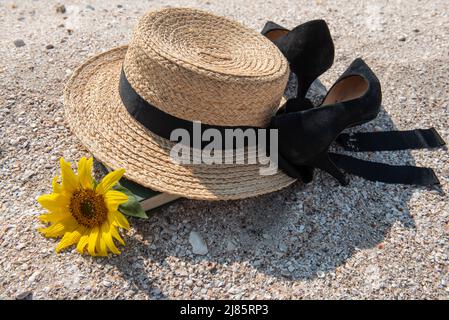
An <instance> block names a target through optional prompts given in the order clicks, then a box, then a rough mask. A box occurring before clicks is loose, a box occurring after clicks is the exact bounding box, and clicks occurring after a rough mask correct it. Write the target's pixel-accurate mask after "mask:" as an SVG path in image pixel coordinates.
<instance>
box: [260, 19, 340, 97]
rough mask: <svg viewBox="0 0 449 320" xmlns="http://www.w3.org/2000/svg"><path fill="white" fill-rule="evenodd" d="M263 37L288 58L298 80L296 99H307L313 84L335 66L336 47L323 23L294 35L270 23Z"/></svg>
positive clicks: (299, 28)
mask: <svg viewBox="0 0 449 320" xmlns="http://www.w3.org/2000/svg"><path fill="white" fill-rule="evenodd" d="M262 34H263V35H265V36H266V37H267V38H268V39H270V40H271V41H272V42H273V43H274V44H275V45H276V46H277V47H278V48H279V50H280V51H281V52H282V54H283V55H284V56H285V57H286V58H287V60H288V61H289V63H290V69H291V71H292V72H293V73H294V74H296V76H297V78H298V89H297V98H304V97H305V95H306V94H307V91H308V90H309V87H310V85H311V84H312V82H313V81H314V80H315V79H316V78H318V77H319V76H320V75H321V74H323V73H324V72H325V71H326V70H328V69H329V68H330V67H331V66H332V63H333V62H334V51H335V50H334V43H333V42H332V37H331V35H330V31H329V28H328V26H327V24H326V22H325V21H324V20H312V21H309V22H306V23H304V24H301V25H299V26H297V27H295V28H294V29H292V30H291V31H289V30H288V29H286V28H284V27H282V26H280V25H278V24H276V23H274V22H272V21H268V22H267V23H266V24H265V26H264V28H263V30H262Z"/></svg>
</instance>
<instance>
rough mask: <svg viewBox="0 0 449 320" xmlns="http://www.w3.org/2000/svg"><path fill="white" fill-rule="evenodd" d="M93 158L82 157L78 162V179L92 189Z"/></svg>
mask: <svg viewBox="0 0 449 320" xmlns="http://www.w3.org/2000/svg"><path fill="white" fill-rule="evenodd" d="M92 165H93V158H90V159H86V158H85V157H82V158H81V159H80V161H79V162H78V179H79V182H80V184H81V186H82V187H83V188H84V189H92V188H93V186H92Z"/></svg>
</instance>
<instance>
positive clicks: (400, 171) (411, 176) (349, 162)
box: [329, 153, 440, 186]
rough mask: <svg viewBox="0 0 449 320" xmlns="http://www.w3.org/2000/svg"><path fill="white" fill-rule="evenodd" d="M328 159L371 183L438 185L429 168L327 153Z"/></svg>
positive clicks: (433, 173) (438, 182)
mask: <svg viewBox="0 0 449 320" xmlns="http://www.w3.org/2000/svg"><path fill="white" fill-rule="evenodd" d="M329 157H330V159H331V160H332V161H333V162H334V163H335V165H336V166H338V167H339V168H341V169H343V170H344V171H346V172H347V173H350V174H353V175H356V176H359V177H362V178H365V179H367V180H371V181H379V182H384V183H395V184H409V185H419V186H434V185H439V184H440V181H439V180H438V178H437V176H436V175H435V172H434V171H433V170H432V169H430V168H422V167H415V166H394V165H389V164H385V163H379V162H371V161H366V160H361V159H357V158H354V157H351V156H347V155H343V154H336V153H329Z"/></svg>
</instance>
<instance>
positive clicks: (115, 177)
mask: <svg viewBox="0 0 449 320" xmlns="http://www.w3.org/2000/svg"><path fill="white" fill-rule="evenodd" d="M124 173H125V169H119V170H115V171H112V172H109V173H108V174H107V175H106V176H105V177H104V178H103V180H101V182H100V183H99V184H98V186H97V188H96V189H95V191H96V192H97V193H99V194H105V193H106V192H107V191H108V190H110V189H111V188H112V187H113V186H114V185H115V184H116V183H117V182H118V181H119V180H120V179H121V178H122V176H123V174H124Z"/></svg>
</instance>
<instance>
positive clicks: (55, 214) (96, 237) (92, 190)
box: [37, 157, 129, 256]
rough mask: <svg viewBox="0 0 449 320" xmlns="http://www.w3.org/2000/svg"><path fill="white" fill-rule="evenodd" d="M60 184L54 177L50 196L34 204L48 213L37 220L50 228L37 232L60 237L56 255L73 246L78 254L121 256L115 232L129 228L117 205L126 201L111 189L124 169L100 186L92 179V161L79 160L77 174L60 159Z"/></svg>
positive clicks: (124, 196)
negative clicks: (113, 254) (116, 243)
mask: <svg viewBox="0 0 449 320" xmlns="http://www.w3.org/2000/svg"><path fill="white" fill-rule="evenodd" d="M59 163H60V166H61V176H62V181H61V184H59V183H58V179H59V177H58V176H56V177H54V178H53V182H52V186H53V193H51V194H45V195H42V196H40V197H39V198H38V199H37V201H38V202H39V203H40V205H41V206H42V207H44V208H45V209H46V210H48V212H47V213H46V214H43V215H41V216H40V217H39V218H40V220H41V221H43V222H45V223H49V224H50V225H49V226H48V227H46V228H40V229H38V230H39V231H40V232H41V233H43V234H44V235H45V236H46V237H51V238H57V237H62V239H61V241H60V242H59V244H58V245H57V246H56V252H57V253H59V252H60V251H61V250H62V249H64V248H67V247H69V246H71V245H74V244H76V249H77V250H78V252H80V253H81V254H83V253H85V252H86V251H87V253H89V254H90V255H91V256H107V255H108V252H109V251H111V252H113V253H115V254H120V251H119V250H118V249H117V247H116V245H115V243H114V239H115V240H117V241H118V242H120V243H121V244H122V245H124V244H125V242H124V241H123V239H122V238H121V237H120V234H119V232H118V230H117V228H118V227H120V228H124V229H129V224H128V221H127V220H126V218H125V217H124V216H123V215H122V214H121V213H120V212H119V211H118V207H119V205H120V204H122V203H125V202H126V201H127V200H128V196H127V195H125V194H124V193H123V192H119V191H117V190H113V189H112V187H113V186H114V185H115V184H116V183H117V182H118V181H119V180H120V178H121V177H122V176H123V174H124V172H125V170H124V169H120V170H116V171H112V172H110V173H109V174H107V175H106V176H105V177H104V178H103V180H101V182H100V183H98V184H97V183H96V181H95V180H94V179H93V178H92V163H93V159H92V158H90V159H88V160H87V159H86V158H84V157H83V158H81V159H80V161H79V162H78V174H76V173H74V172H73V171H72V169H71V165H70V163H69V162H66V161H65V160H64V158H61V159H60V161H59Z"/></svg>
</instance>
